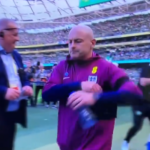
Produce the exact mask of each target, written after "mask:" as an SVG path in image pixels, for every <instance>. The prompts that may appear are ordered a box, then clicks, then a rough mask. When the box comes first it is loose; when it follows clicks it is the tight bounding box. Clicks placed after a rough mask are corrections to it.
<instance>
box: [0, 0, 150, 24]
mask: <svg viewBox="0 0 150 150" xmlns="http://www.w3.org/2000/svg"><path fill="white" fill-rule="evenodd" d="M141 1H142V0H114V1H112V2H107V3H103V4H99V5H93V6H89V7H86V8H79V0H0V18H12V19H14V20H16V21H18V22H19V23H35V22H44V21H53V20H55V19H57V20H58V19H61V18H66V17H67V18H70V21H71V22H72V20H71V19H72V17H73V16H77V15H82V14H87V13H89V14H90V15H91V16H92V15H93V12H96V11H100V12H101V11H103V10H106V9H110V8H112V7H120V6H122V5H127V7H128V6H129V5H131V4H133V3H136V2H141ZM146 1H149V0H146ZM143 2H144V0H143ZM90 12H91V13H90Z"/></svg>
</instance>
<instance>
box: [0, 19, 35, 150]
mask: <svg viewBox="0 0 150 150" xmlns="http://www.w3.org/2000/svg"><path fill="white" fill-rule="evenodd" d="M18 40H19V37H18V27H17V25H16V23H15V22H14V21H13V20H10V19H1V20H0V150H12V149H13V143H14V138H15V133H16V123H20V124H21V125H22V126H23V127H26V100H25V96H31V95H32V94H33V91H32V88H31V87H30V86H29V85H30V83H29V81H28V79H27V77H26V74H25V72H24V69H23V63H22V58H21V56H20V54H19V53H18V52H17V51H16V50H14V49H15V44H16V42H17V41H18Z"/></svg>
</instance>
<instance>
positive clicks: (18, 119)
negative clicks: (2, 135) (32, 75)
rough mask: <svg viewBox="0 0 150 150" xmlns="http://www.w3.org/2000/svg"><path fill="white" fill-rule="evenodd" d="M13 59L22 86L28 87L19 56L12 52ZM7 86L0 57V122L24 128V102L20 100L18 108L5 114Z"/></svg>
mask: <svg viewBox="0 0 150 150" xmlns="http://www.w3.org/2000/svg"><path fill="white" fill-rule="evenodd" d="M12 55H13V58H14V60H15V62H16V64H17V66H18V68H19V70H22V71H21V74H19V76H20V80H21V83H22V86H26V85H30V83H29V81H28V78H27V76H26V74H25V72H24V71H23V68H24V67H23V63H22V58H21V56H20V54H19V53H18V52H17V51H13V52H12ZM8 87H9V84H8V77H7V74H6V70H5V66H4V64H3V61H2V58H1V57H0V121H1V120H6V121H8V122H14V123H20V124H21V125H22V126H24V127H26V101H25V100H22V101H21V102H20V108H19V109H18V110H17V111H14V112H7V111H6V109H7V107H8V104H9V101H8V100H6V99H5V94H6V91H7V88H8Z"/></svg>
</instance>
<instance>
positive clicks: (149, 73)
mask: <svg viewBox="0 0 150 150" xmlns="http://www.w3.org/2000/svg"><path fill="white" fill-rule="evenodd" d="M138 86H139V88H140V89H141V91H142V93H143V96H144V98H145V99H146V100H147V101H145V102H143V104H142V105H139V106H136V105H135V106H133V107H132V111H133V126H132V127H131V128H130V129H129V131H128V133H127V135H126V137H125V139H124V142H123V145H122V150H129V143H130V141H131V139H132V138H133V137H134V136H135V135H136V134H137V133H138V132H139V131H140V130H141V128H142V126H143V122H144V119H145V118H148V120H149V121H150V66H149V65H146V66H144V67H143V68H142V70H141V74H140V79H139V83H138ZM149 140H150V139H149ZM148 150H150V149H148Z"/></svg>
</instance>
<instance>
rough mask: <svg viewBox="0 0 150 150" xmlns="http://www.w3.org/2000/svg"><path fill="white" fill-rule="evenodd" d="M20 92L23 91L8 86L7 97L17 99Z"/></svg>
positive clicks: (7, 98)
mask: <svg viewBox="0 0 150 150" xmlns="http://www.w3.org/2000/svg"><path fill="white" fill-rule="evenodd" d="M20 94H21V93H20V91H19V90H16V89H13V88H8V89H7V92H6V95H5V99H6V100H15V99H17V98H19V96H20Z"/></svg>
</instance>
